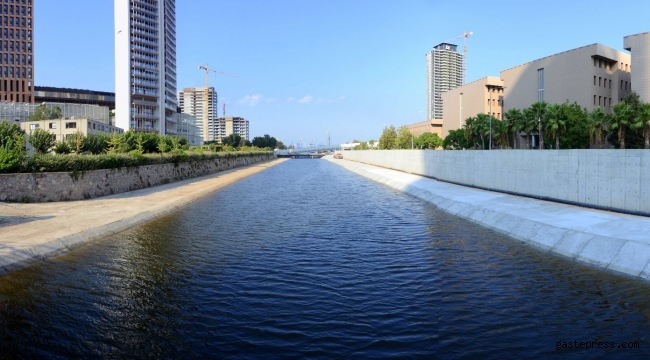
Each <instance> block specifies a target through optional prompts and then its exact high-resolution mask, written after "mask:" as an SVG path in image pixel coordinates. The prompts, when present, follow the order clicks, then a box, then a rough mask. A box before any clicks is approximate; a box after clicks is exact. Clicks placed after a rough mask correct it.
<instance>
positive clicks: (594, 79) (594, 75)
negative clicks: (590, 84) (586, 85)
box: [594, 75, 596, 86]
mask: <svg viewBox="0 0 650 360" xmlns="http://www.w3.org/2000/svg"><path fill="white" fill-rule="evenodd" d="M594 86H596V75H594Z"/></svg>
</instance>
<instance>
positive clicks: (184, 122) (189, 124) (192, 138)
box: [176, 112, 203, 146]
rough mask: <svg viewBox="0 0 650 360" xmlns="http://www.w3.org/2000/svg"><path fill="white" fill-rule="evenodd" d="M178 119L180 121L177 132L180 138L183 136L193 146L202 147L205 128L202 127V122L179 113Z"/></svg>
mask: <svg viewBox="0 0 650 360" xmlns="http://www.w3.org/2000/svg"><path fill="white" fill-rule="evenodd" d="M176 116H177V117H176V119H177V120H178V124H177V131H178V134H177V135H178V136H182V137H184V138H185V139H187V141H188V142H189V143H190V145H192V146H197V145H202V144H203V131H202V130H203V127H202V126H201V123H202V122H201V121H199V120H198V119H196V117H194V116H192V115H190V114H185V113H181V112H179V113H178V114H176Z"/></svg>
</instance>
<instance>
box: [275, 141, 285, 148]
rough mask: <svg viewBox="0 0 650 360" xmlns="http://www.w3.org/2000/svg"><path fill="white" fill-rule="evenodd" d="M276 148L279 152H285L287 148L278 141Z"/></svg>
mask: <svg viewBox="0 0 650 360" xmlns="http://www.w3.org/2000/svg"><path fill="white" fill-rule="evenodd" d="M276 146H277V147H278V149H279V150H287V146H286V145H284V143H283V142H282V141H280V140H278V143H277V145H276Z"/></svg>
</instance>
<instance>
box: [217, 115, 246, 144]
mask: <svg viewBox="0 0 650 360" xmlns="http://www.w3.org/2000/svg"><path fill="white" fill-rule="evenodd" d="M212 131H213V133H214V136H215V140H217V141H219V142H221V138H224V137H226V136H229V135H230V134H237V135H239V136H241V137H242V139H244V140H249V138H248V136H249V128H248V120H246V119H244V118H242V117H236V116H226V117H225V118H218V119H217V120H216V121H215V123H214V125H213V127H212Z"/></svg>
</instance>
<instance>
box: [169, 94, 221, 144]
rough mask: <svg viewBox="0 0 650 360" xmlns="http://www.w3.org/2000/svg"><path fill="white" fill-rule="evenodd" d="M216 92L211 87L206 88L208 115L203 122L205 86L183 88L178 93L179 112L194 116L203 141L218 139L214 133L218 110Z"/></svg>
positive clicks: (217, 135)
mask: <svg viewBox="0 0 650 360" xmlns="http://www.w3.org/2000/svg"><path fill="white" fill-rule="evenodd" d="M217 105H218V97H217V92H216V91H215V90H214V88H213V87H209V88H208V110H207V113H208V117H207V120H208V121H207V123H206V122H205V119H206V118H205V87H199V88H184V89H183V91H180V92H179V93H178V106H179V107H180V108H181V112H182V113H185V114H190V115H192V116H194V117H196V119H197V121H198V123H199V124H201V129H202V133H203V141H213V140H220V139H221V137H220V136H219V134H217V133H216V131H217V130H216V129H217V126H216V122H215V121H216V118H217V117H218V114H217V111H218V110H219V107H218V106H217Z"/></svg>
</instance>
